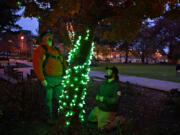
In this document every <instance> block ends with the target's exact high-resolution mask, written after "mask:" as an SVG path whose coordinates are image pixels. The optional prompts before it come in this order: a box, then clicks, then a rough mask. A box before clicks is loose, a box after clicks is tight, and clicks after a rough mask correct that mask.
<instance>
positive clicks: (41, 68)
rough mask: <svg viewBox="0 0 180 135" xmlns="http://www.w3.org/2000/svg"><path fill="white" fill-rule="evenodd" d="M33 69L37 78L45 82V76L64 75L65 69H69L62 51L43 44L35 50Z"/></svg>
mask: <svg viewBox="0 0 180 135" xmlns="http://www.w3.org/2000/svg"><path fill="white" fill-rule="evenodd" d="M43 46H44V47H43ZM45 48H47V50H46V49H45ZM33 68H34V72H35V74H36V76H37V78H38V79H39V80H40V81H43V80H45V75H47V76H54V77H57V76H61V75H63V73H64V71H65V69H67V63H66V61H65V58H64V56H63V54H62V51H61V50H60V49H58V48H56V47H53V46H52V47H50V46H49V45H48V44H47V43H45V42H43V43H42V44H41V45H40V46H38V48H36V49H35V50H34V53H33Z"/></svg>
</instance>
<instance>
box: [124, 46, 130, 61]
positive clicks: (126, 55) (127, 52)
mask: <svg viewBox="0 0 180 135" xmlns="http://www.w3.org/2000/svg"><path fill="white" fill-rule="evenodd" d="M125 52H126V54H125V63H128V54H129V47H128V45H127V46H126V50H125Z"/></svg>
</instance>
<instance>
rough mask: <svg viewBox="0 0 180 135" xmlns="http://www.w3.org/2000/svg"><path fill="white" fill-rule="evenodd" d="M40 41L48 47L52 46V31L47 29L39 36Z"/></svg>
mask: <svg viewBox="0 0 180 135" xmlns="http://www.w3.org/2000/svg"><path fill="white" fill-rule="evenodd" d="M40 37H41V41H42V42H45V43H47V44H48V45H49V46H52V45H53V31H52V30H50V29H47V30H46V31H45V32H43V33H42V34H41V36H40Z"/></svg>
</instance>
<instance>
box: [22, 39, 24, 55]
mask: <svg viewBox="0 0 180 135" xmlns="http://www.w3.org/2000/svg"><path fill="white" fill-rule="evenodd" d="M23 42H24V36H21V43H22V48H21V54H22V52H23V48H24V43H23Z"/></svg>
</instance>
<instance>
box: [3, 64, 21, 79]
mask: <svg viewBox="0 0 180 135" xmlns="http://www.w3.org/2000/svg"><path fill="white" fill-rule="evenodd" d="M4 74H6V75H8V76H10V77H12V78H14V79H16V80H18V81H22V80H23V72H19V71H17V70H14V69H13V67H12V66H6V67H4Z"/></svg>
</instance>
